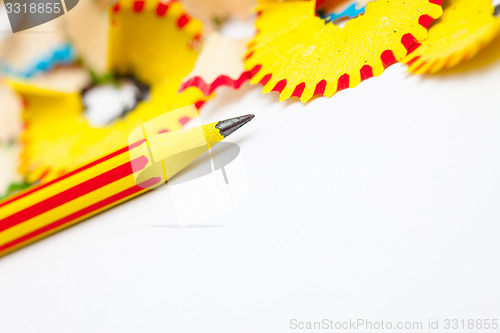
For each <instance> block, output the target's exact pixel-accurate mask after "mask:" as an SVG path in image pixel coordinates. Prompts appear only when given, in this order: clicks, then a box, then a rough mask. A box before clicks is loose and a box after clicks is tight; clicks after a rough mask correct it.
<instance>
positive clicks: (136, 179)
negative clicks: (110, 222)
mask: <svg viewBox="0 0 500 333" xmlns="http://www.w3.org/2000/svg"><path fill="white" fill-rule="evenodd" d="M252 118H253V115H246V116H241V117H236V118H232V119H227V120H222V121H219V122H216V123H212V124H208V125H203V126H200V127H196V128H193V129H189V130H184V131H178V132H171V133H164V134H158V135H147V134H148V133H147V131H145V130H144V127H143V128H142V130H143V133H142V136H141V138H142V139H139V140H137V141H134V143H133V144H130V145H126V144H125V147H124V148H122V149H120V150H117V151H115V152H113V153H111V154H108V155H106V156H103V157H101V158H98V159H96V160H94V161H92V162H90V163H88V164H86V165H84V166H82V167H80V168H78V169H76V170H74V171H72V172H70V173H68V174H66V175H64V176H62V177H59V178H57V179H55V180H53V181H50V182H48V183H45V184H40V185H37V186H35V187H32V188H29V189H27V190H25V191H23V192H19V193H17V194H15V195H14V196H12V197H10V198H7V199H6V200H4V201H2V202H0V257H1V256H4V255H6V254H8V253H10V252H12V251H14V250H16V249H19V248H21V247H23V246H26V245H28V244H31V243H33V242H35V241H37V240H39V239H41V238H44V237H46V236H49V235H51V234H53V233H55V232H57V231H60V230H62V229H65V228H67V227H69V226H71V225H73V224H76V223H78V222H80V221H82V220H85V219H87V218H89V217H91V216H94V215H96V214H98V213H100V212H102V211H105V210H107V209H109V208H111V207H113V206H116V205H118V204H120V203H122V202H124V201H127V200H129V199H132V198H134V197H136V196H138V195H140V194H143V193H144V192H147V191H149V190H151V189H154V188H156V187H158V186H160V185H161V184H163V183H165V182H166V181H167V180H169V179H171V178H172V177H173V176H175V174H177V173H178V172H179V171H180V170H182V169H183V168H185V167H186V166H187V165H189V164H190V163H191V162H193V161H194V160H195V159H196V158H197V157H199V156H200V155H201V154H203V153H204V152H206V151H207V150H208V149H209V148H210V147H212V146H213V145H214V144H216V143H217V142H220V141H222V140H223V139H224V138H226V137H227V136H229V135H230V134H231V133H233V132H234V131H235V130H237V129H238V128H240V127H241V126H243V125H244V124H246V123H247V122H249V121H250V120H252Z"/></svg>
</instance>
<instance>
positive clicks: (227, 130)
mask: <svg viewBox="0 0 500 333" xmlns="http://www.w3.org/2000/svg"><path fill="white" fill-rule="evenodd" d="M254 117H255V116H254V115H253V114H247V115H246V116H241V117H236V118H230V119H226V120H221V121H219V122H218V123H217V125H215V128H217V129H218V130H219V131H220V134H221V135H222V136H223V137H228V136H229V135H231V133H233V132H234V131H236V130H237V129H238V128H240V127H241V126H243V125H245V124H246V123H248V122H249V121H250V120H252V119H253V118H254Z"/></svg>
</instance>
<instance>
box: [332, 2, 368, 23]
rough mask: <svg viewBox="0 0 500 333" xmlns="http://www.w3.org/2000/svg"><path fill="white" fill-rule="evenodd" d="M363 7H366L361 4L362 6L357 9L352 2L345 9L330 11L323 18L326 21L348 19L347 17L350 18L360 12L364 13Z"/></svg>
mask: <svg viewBox="0 0 500 333" xmlns="http://www.w3.org/2000/svg"><path fill="white" fill-rule="evenodd" d="M365 8H366V6H363V7H361V8H359V9H358V8H356V4H355V3H353V4H351V5H350V6H349V7H347V8H346V9H344V10H343V11H341V12H339V13H332V14H328V15H326V16H325V17H324V19H325V20H326V21H327V22H335V21H337V20H340V19H349V18H351V19H352V18H355V17H358V16H359V15H361V14H364V13H365Z"/></svg>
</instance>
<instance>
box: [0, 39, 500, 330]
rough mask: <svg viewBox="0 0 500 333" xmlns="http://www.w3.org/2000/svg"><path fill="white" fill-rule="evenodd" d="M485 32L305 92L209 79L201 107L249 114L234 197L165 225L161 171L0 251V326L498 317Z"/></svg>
mask: <svg viewBox="0 0 500 333" xmlns="http://www.w3.org/2000/svg"><path fill="white" fill-rule="evenodd" d="M499 50H500V43H499V42H496V45H495V47H490V48H488V49H487V50H486V51H485V53H483V54H482V56H481V57H480V59H478V60H477V61H474V62H472V63H469V64H466V65H465V66H464V65H462V66H460V67H459V68H458V69H457V70H455V71H451V72H450V71H449V72H445V73H444V74H441V75H438V76H432V77H418V76H410V75H408V74H407V73H406V72H405V67H404V66H401V65H395V66H392V67H391V68H390V69H389V70H387V71H386V72H385V73H384V74H383V75H382V76H381V77H378V78H373V79H370V80H368V81H366V82H364V83H362V84H361V85H360V86H359V87H357V88H355V89H350V90H346V91H342V92H340V93H339V94H337V95H335V96H334V97H333V98H331V99H325V98H319V99H316V100H314V101H312V102H311V103H309V104H307V105H302V104H300V103H296V102H285V103H279V102H278V97H277V95H276V94H274V93H273V94H268V95H265V96H263V95H261V94H260V88H259V87H248V86H246V87H244V89H243V90H242V91H240V92H235V91H231V90H228V89H222V90H220V91H219V94H218V97H217V98H216V99H214V100H212V101H210V102H208V103H207V104H206V106H205V107H204V109H203V110H202V119H201V120H202V122H204V123H206V122H210V121H216V120H219V119H223V118H227V117H232V116H237V115H243V114H247V113H254V114H255V115H256V118H255V119H254V120H253V121H252V122H251V123H249V124H248V125H246V126H245V127H244V128H242V129H240V130H239V131H238V132H236V133H235V134H234V135H233V136H231V137H230V140H229V141H231V142H233V143H236V144H238V145H239V146H240V147H241V154H240V156H238V158H237V159H236V161H238V163H239V165H240V166H243V167H244V177H245V179H246V181H247V185H248V186H247V191H246V194H245V197H244V200H243V201H242V202H240V203H239V204H236V205H235V206H234V207H232V208H229V209H227V211H225V212H224V211H223V210H222V211H223V212H222V213H221V214H218V215H217V214H216V215H215V216H213V217H210V218H209V219H208V220H205V221H203V225H197V226H196V225H193V226H189V225H188V226H175V225H176V224H178V216H177V212H176V209H175V207H174V206H173V205H172V204H171V202H170V200H167V199H168V198H169V194H168V193H167V192H168V191H169V187H170V186H171V185H167V186H165V187H163V188H162V189H160V190H156V191H153V192H151V193H149V194H147V195H144V196H142V197H140V198H137V199H135V200H133V201H131V202H129V203H127V204H124V205H122V206H120V207H117V208H115V209H113V210H111V211H109V212H106V213H103V214H102V215H100V216H98V217H95V218H93V219H91V220H89V221H86V222H84V223H81V224H79V225H77V226H75V227H72V228H70V229H68V230H66V231H64V232H61V233H59V234H57V235H55V236H52V237H50V238H48V239H46V240H43V241H41V242H38V243H36V244H34V245H32V246H29V247H28V248H25V249H22V250H20V251H18V252H15V253H13V254H11V255H8V256H7V257H5V258H2V259H1V260H0V332H2V333H3V332H5V333H11V332H27V333H33V332H48V333H54V332H72V333H77V332H92V333H94V332H106V333H107V332H176V333H177V332H178V333H181V332H217V333H224V332H228V333H234V332H272V333H277V332H290V331H291V330H290V328H289V321H290V319H292V318H295V319H298V320H301V321H317V320H321V319H323V318H329V319H332V320H348V319H349V318H354V319H355V318H367V319H370V320H373V321H375V320H386V321H388V320H391V321H398V320H404V321H406V320H411V321H418V320H422V321H425V322H426V321H427V319H428V318H432V319H434V318H441V319H442V320H444V319H445V318H458V319H461V318H500V283H499V281H500V268H499V266H500V264H499V256H500V241H499V235H500V205H499V202H500V106H499V102H500V100H499V87H500V61H496V62H493V63H492V62H491V61H492V59H493V58H494V57H493V55H494V54H496V55H498V54H500V53H499ZM479 64H481V65H482V66H479ZM236 161H235V162H236ZM186 172H193V169H192V168H191V170H188V171H186ZM229 180H230V182H231V178H230V179H229ZM198 192H199V193H197V194H198V195H200V193H201V194H202V195H204V196H206V197H207V198H210V197H211V193H210V192H209V191H208V190H207V189H206V188H200V189H199V191H198ZM219 208H220V207H219ZM193 209H195V208H193ZM209 215H214V214H213V212H212V213H211V214H209ZM167 224H172V225H170V226H168V227H162V226H161V225H163V226H165V225H167ZM158 225H160V226H158Z"/></svg>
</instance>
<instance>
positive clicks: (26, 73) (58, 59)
mask: <svg viewBox="0 0 500 333" xmlns="http://www.w3.org/2000/svg"><path fill="white" fill-rule="evenodd" d="M75 60H76V52H75V50H74V48H73V46H71V45H70V44H65V45H61V46H59V47H58V48H56V49H55V50H53V51H52V52H51V53H49V54H47V55H45V56H44V57H42V58H40V59H39V60H38V61H37V62H34V64H33V65H31V66H28V68H26V69H24V70H14V69H12V68H10V67H9V66H7V65H3V64H0V72H2V73H4V74H6V75H9V76H16V77H21V78H25V79H29V78H31V77H33V76H34V75H36V74H38V73H42V72H47V71H49V70H51V69H53V68H54V67H55V66H57V65H66V64H70V63H72V62H74V61H75Z"/></svg>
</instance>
